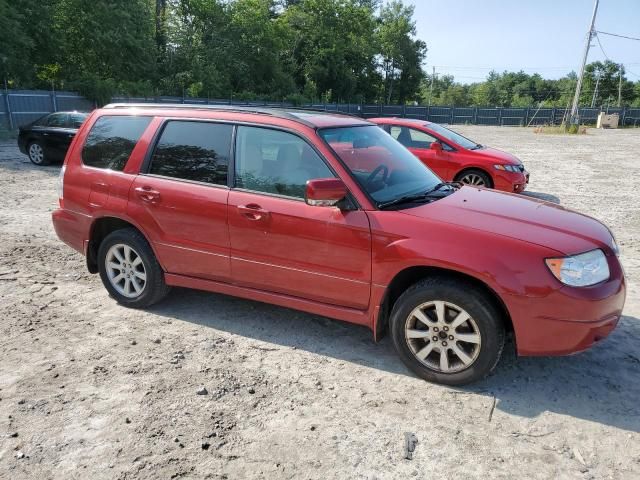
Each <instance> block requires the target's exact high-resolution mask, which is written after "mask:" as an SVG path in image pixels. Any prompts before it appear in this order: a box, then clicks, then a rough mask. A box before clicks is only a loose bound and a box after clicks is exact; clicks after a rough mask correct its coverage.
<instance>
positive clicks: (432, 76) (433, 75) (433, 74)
mask: <svg viewBox="0 0 640 480" xmlns="http://www.w3.org/2000/svg"><path fill="white" fill-rule="evenodd" d="M434 78H436V67H435V66H434V67H433V73H432V74H431V86H430V87H429V106H431V95H433V79H434Z"/></svg>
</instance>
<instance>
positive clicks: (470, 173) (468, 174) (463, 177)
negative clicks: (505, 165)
mask: <svg viewBox="0 0 640 480" xmlns="http://www.w3.org/2000/svg"><path fill="white" fill-rule="evenodd" d="M456 182H460V183H463V184H465V185H469V186H471V187H485V188H493V182H492V181H491V177H490V176H489V174H487V172H483V171H482V170H478V169H476V168H474V169H471V170H465V171H463V172H461V173H459V174H458V176H457V177H456Z"/></svg>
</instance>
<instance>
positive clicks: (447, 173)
mask: <svg viewBox="0 0 640 480" xmlns="http://www.w3.org/2000/svg"><path fill="white" fill-rule="evenodd" d="M389 133H390V134H391V136H392V137H393V138H395V139H396V140H397V141H398V142H400V143H401V144H402V145H404V146H405V147H407V148H408V149H409V150H410V151H411V153H413V154H414V155H415V156H416V157H418V158H419V159H420V160H421V161H422V163H424V164H425V165H426V166H427V167H429V168H430V169H431V170H433V172H434V173H435V174H436V175H438V176H439V177H440V178H442V179H443V180H446V181H448V180H451V178H450V177H451V175H452V168H451V158H450V155H451V154H450V153H449V152H448V151H446V150H444V148H447V147H446V146H444V145H443V150H442V151H438V150H432V149H431V144H432V143H434V142H439V140H438V139H437V138H435V137H432V136H431V135H429V134H428V133H426V132H423V131H422V130H417V129H415V128H410V127H405V126H400V125H391V126H390V129H389Z"/></svg>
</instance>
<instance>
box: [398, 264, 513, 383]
mask: <svg viewBox="0 0 640 480" xmlns="http://www.w3.org/2000/svg"><path fill="white" fill-rule="evenodd" d="M438 311H440V312H444V315H438ZM420 313H422V316H423V317H424V318H423V319H422V320H421V319H420V318H419V317H420ZM416 315H417V316H416ZM461 315H462V316H461ZM464 315H467V319H466V320H465V316H464ZM440 317H443V318H444V321H439V320H436V319H437V318H440ZM456 321H458V322H462V323H459V324H458V325H455V324H456ZM390 326H391V337H392V339H393V345H394V347H395V349H396V351H397V353H398V355H399V356H400V359H401V360H402V361H403V362H404V364H405V365H406V366H407V367H409V368H410V369H411V370H412V371H413V372H414V373H415V374H416V375H418V376H419V377H421V378H423V379H425V380H427V381H429V382H434V383H441V384H444V385H464V384H467V383H472V382H476V381H478V380H481V379H483V378H485V377H486V376H487V375H489V374H490V373H491V372H492V371H493V369H494V368H495V367H496V365H497V364H498V361H499V360H500V356H501V355H502V350H503V349H504V343H505V328H504V323H503V319H502V315H501V314H500V312H499V310H498V309H497V308H496V307H495V306H494V305H493V303H492V302H491V301H490V300H489V299H488V298H487V296H486V294H485V293H484V292H482V291H481V290H479V289H478V288H477V287H475V286H474V285H473V284H471V283H468V282H465V281H461V280H459V279H453V278H446V277H433V278H427V279H425V280H422V281H420V282H418V283H416V284H414V285H413V286H411V287H409V288H408V289H407V290H406V291H405V292H404V293H403V294H402V295H401V296H400V298H398V300H397V301H396V303H395V305H394V306H393V310H392V312H391V318H390ZM452 327H453V328H452ZM445 330H446V331H445ZM434 339H437V340H435V341H434ZM463 339H464V340H463ZM443 351H444V355H443ZM457 352H462V353H461V354H460V355H458V353H457ZM443 356H444V358H443ZM422 357H424V358H422Z"/></svg>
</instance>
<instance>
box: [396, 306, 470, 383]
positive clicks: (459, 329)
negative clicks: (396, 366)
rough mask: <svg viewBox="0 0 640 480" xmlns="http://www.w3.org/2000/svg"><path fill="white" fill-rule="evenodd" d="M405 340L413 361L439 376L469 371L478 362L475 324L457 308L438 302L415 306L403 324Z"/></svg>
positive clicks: (465, 313)
mask: <svg viewBox="0 0 640 480" xmlns="http://www.w3.org/2000/svg"><path fill="white" fill-rule="evenodd" d="M404 332H405V339H406V341H407V345H408V346H409V349H410V350H411V352H412V353H413V355H414V356H415V358H416V359H417V360H418V361H419V362H420V363H421V364H423V365H424V366H426V367H427V368H429V369H431V370H435V371H436V372H441V373H455V372H460V371H462V370H465V369H467V368H469V367H470V366H471V365H473V364H474V362H475V361H476V360H477V359H478V355H479V354H480V346H481V345H482V338H481V335H480V329H479V328H478V324H477V323H476V322H475V320H474V319H473V318H471V316H470V315H469V314H468V313H467V312H466V311H465V310H464V309H462V308H461V307H459V306H457V305H455V304H453V303H450V302H444V301H442V300H434V301H431V302H427V303H423V304H422V305H419V306H417V307H416V308H414V309H413V311H412V312H411V313H410V314H409V316H408V317H407V320H406V322H405V329H404Z"/></svg>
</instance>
